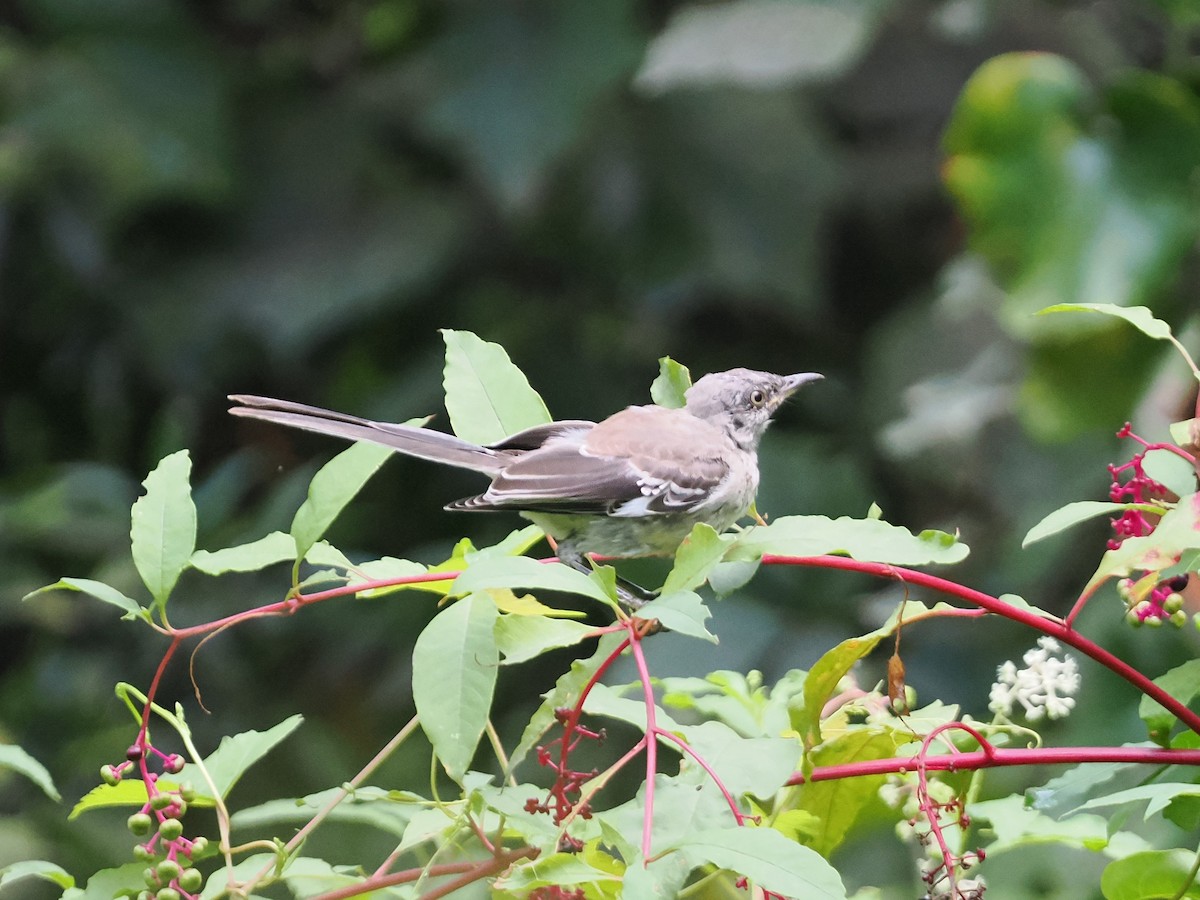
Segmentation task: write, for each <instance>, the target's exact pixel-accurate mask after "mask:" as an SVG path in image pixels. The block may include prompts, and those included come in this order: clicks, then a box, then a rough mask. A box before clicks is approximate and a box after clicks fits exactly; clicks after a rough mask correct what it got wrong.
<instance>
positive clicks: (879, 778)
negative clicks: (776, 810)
mask: <svg viewBox="0 0 1200 900" xmlns="http://www.w3.org/2000/svg"><path fill="white" fill-rule="evenodd" d="M911 737H912V736H911V735H905V734H902V733H900V732H895V731H892V730H891V729H866V728H864V729H860V730H856V731H848V732H845V733H844V734H841V735H839V736H838V737H836V738H834V739H833V740H830V741H828V742H826V743H825V744H822V745H821V746H820V747H818V748H816V749H815V750H814V751H812V753H810V754H809V762H811V764H812V765H813V766H814V767H815V766H827V765H841V764H843V763H855V762H865V761H868V760H873V759H886V758H887V757H889V756H894V755H895V754H896V748H897V747H898V746H900V744H901V743H903V742H904V741H905V740H908V739H911ZM886 780H887V776H886V775H866V776H862V777H859V778H835V779H832V780H830V781H815V782H809V783H806V784H804V785H802V786H801V788H800V802H799V803H798V804H797V808H798V809H802V810H804V811H805V812H808V813H812V814H813V815H815V816H817V817H819V818H820V819H821V823H822V824H821V829H820V831H819V832H818V837H817V839H816V840H815V841H813V842H812V843H811V844H810V845H809V846H811V847H812V848H813V849H814V850H816V851H817V852H818V853H820V854H822V855H829V854H830V853H833V851H834V850H836V849H837V848H838V847H840V846H841V844H842V842H843V841H844V840H845V839H846V835H847V834H849V832H850V829H851V828H852V827H854V825H855V823H856V822H858V821H859V819H860V818H861V817H863V816H864V814H865V813H866V812H867V811H868V810H870V809H871V808H872V807H873V806H875V805H876V804H878V803H880V802H881V801H880V800H879V788H880V787H882V786H883V783H884V782H885V781H886Z"/></svg>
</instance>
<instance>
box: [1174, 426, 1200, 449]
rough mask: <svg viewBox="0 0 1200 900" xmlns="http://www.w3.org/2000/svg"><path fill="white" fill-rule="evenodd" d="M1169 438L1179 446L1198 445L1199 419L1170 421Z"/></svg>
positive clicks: (1199, 433)
mask: <svg viewBox="0 0 1200 900" xmlns="http://www.w3.org/2000/svg"><path fill="white" fill-rule="evenodd" d="M1171 440H1173V441H1174V442H1175V443H1176V444H1178V445H1179V446H1180V447H1195V446H1197V445H1200V419H1184V420H1183V421H1182V422H1172V423H1171Z"/></svg>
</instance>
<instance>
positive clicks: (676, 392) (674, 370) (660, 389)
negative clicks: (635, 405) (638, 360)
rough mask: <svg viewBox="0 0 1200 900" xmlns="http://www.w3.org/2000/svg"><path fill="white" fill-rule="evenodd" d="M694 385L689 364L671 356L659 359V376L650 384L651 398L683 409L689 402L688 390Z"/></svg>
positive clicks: (656, 401)
mask: <svg viewBox="0 0 1200 900" xmlns="http://www.w3.org/2000/svg"><path fill="white" fill-rule="evenodd" d="M691 386H692V373H691V372H689V371H688V368H687V366H684V365H681V364H680V363H677V362H675V360H673V359H671V357H669V356H664V357H663V358H662V359H660V360H659V361H658V377H657V378H655V379H654V383H653V384H651V385H650V399H651V400H653V401H654V402H655V403H657V404H658V405H659V406H665V407H667V408H668V409H682V408H683V406H684V405H685V404H686V403H687V390H688V388H690V387H691Z"/></svg>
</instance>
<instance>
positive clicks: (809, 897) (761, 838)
mask: <svg viewBox="0 0 1200 900" xmlns="http://www.w3.org/2000/svg"><path fill="white" fill-rule="evenodd" d="M679 853H680V855H681V856H683V857H684V859H686V860H687V861H688V862H690V863H691V864H692V867H693V868H696V867H699V866H702V865H705V864H707V863H711V864H713V865H715V866H718V867H719V868H722V869H728V870H729V871H731V872H737V873H738V874H740V875H745V876H746V877H747V878H749V879H750V880H751V881H753V882H754V884H755V886H757V887H759V888H762V889H763V890H768V891H774V892H775V893H777V894H785V895H788V896H791V897H804V898H805V900H821V898H829V900H844V898H845V896H846V888H845V887H844V886H843V885H842V879H841V876H840V875H838V873H837V870H836V869H834V868H833V866H831V865H830V864H829V863H828V862H827V861H826V860H825V859H824V858H822V857H821V855H820V854H819V853H817V852H816V851H815V850H812V849H811V848H809V847H802V846H801V845H800V844H796V843H793V842H792V841H789V840H788V839H787V838H785V837H784V836H783V835H782V834H780V833H779V832H778V831H776V830H775V829H773V828H715V829H711V830H708V831H701V832H698V833H696V834H694V835H692V836H691V837H689V838H688V840H687V842H686V843H685V844H684V845H683V846H682V847H680V848H679Z"/></svg>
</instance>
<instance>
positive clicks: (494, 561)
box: [451, 556, 611, 604]
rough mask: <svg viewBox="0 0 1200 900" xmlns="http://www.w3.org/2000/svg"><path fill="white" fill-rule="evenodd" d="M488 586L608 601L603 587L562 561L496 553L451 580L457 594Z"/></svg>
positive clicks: (459, 595) (453, 589) (465, 593)
mask: <svg viewBox="0 0 1200 900" xmlns="http://www.w3.org/2000/svg"><path fill="white" fill-rule="evenodd" d="M492 588H510V589H515V588H525V589H527V590H542V591H563V592H564V593H567V594H582V595H583V596H584V597H591V598H592V599H593V600H599V601H600V602H601V603H605V604H607V603H611V601H610V599H609V597H608V595H607V594H606V593H605V592H604V589H603V588H601V587H600V585H599V584H597V583H596V582H595V581H593V580H592V579H591V578H589V577H588V576H586V575H584V574H583V573H582V572H577V571H575V570H574V569H572V568H571V567H570V566H566V565H563V564H562V563H544V562H538V561H537V560H536V559H530V558H529V557H528V556H496V557H487V558H485V559H480V560H479V561H478V562H475V563H473V564H472V565H471V566H470V567H469V568H467V570H466V571H464V572H463V573H462V574H461V575H459V576H458V578H456V579H455V580H454V586H453V588H452V589H451V593H453V594H454V595H455V596H457V597H463V596H466V595H467V594H473V593H475V592H477V591H486V590H489V589H492Z"/></svg>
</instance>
